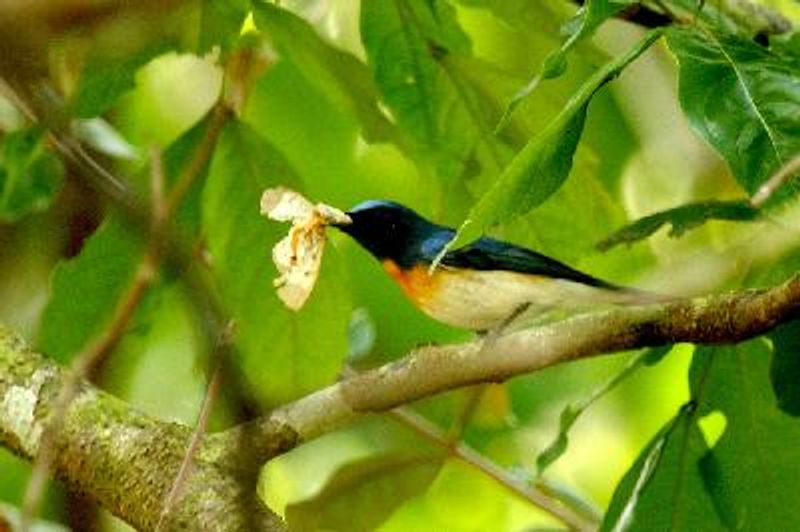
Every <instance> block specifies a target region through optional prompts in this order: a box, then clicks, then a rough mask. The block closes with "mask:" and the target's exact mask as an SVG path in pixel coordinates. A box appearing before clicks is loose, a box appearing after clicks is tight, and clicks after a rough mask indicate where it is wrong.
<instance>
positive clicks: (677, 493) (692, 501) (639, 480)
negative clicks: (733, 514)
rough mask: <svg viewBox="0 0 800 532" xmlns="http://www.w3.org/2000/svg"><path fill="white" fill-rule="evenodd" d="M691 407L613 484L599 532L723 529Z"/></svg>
mask: <svg viewBox="0 0 800 532" xmlns="http://www.w3.org/2000/svg"><path fill="white" fill-rule="evenodd" d="M697 415H698V414H697V411H696V407H695V406H694V405H693V403H689V404H688V405H686V406H684V407H683V408H682V409H681V410H680V412H679V413H678V415H677V416H676V417H675V418H674V419H672V420H671V421H670V422H669V423H667V425H666V426H665V427H664V428H663V429H661V431H660V432H659V433H658V434H657V435H656V436H655V438H653V440H652V441H651V442H650V443H649V444H648V445H647V447H645V448H644V450H643V451H642V453H641V454H640V455H639V458H637V460H636V462H635V463H634V464H633V466H632V467H631V469H630V470H628V472H627V473H626V474H625V477H624V478H623V479H622V481H620V483H619V485H618V486H617V489H616V491H615V492H614V496H613V498H612V499H611V504H610V505H609V508H608V512H607V513H606V516H605V519H604V520H603V524H602V526H601V528H600V530H601V531H603V532H606V531H615V532H616V531H623V530H625V531H635V530H642V531H650V530H663V531H675V532H678V531H681V530H703V531H713V530H725V527H723V526H722V523H721V522H720V520H719V517H718V516H717V514H716V512H715V510H714V505H713V503H712V501H711V498H710V497H709V495H708V493H707V492H706V490H705V487H704V484H703V480H702V477H701V475H700V466H699V462H700V460H701V459H702V457H703V456H704V455H705V453H706V452H707V450H708V448H707V446H706V443H705V440H704V439H703V434H702V433H701V432H700V429H699V428H698V426H697V423H696V420H697Z"/></svg>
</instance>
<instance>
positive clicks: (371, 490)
mask: <svg viewBox="0 0 800 532" xmlns="http://www.w3.org/2000/svg"><path fill="white" fill-rule="evenodd" d="M442 463H443V458H442V457H441V456H439V455H434V454H429V453H428V454H422V453H404V454H389V455H382V456H374V457H368V458H363V459H360V460H357V461H354V462H351V463H349V464H347V465H345V466H343V467H341V468H340V469H339V470H338V471H336V473H334V475H333V476H332V477H331V478H330V480H328V482H327V483H326V484H325V487H323V488H322V490H321V491H320V492H319V493H317V494H316V495H315V496H314V497H312V498H310V499H307V500H304V501H302V502H299V503H295V504H291V505H289V506H288V507H287V508H286V521H287V522H288V524H289V528H290V529H291V530H320V529H325V530H353V531H361V530H363V531H367V530H374V529H375V528H376V527H377V526H378V525H380V524H381V523H382V522H383V521H385V520H386V519H387V518H388V517H389V516H390V515H391V514H392V513H393V512H394V510H395V509H397V507H398V506H400V505H401V504H402V503H403V502H405V501H406V500H407V499H409V498H411V497H413V496H414V495H418V494H420V493H422V492H423V491H424V490H425V489H427V487H428V486H429V485H430V483H431V482H433V480H434V479H435V478H436V475H437V474H438V472H439V470H440V469H441V467H442Z"/></svg>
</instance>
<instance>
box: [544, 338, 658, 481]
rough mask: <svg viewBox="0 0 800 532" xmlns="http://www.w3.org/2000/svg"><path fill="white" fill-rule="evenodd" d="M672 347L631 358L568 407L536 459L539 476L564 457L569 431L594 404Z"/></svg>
mask: <svg viewBox="0 0 800 532" xmlns="http://www.w3.org/2000/svg"><path fill="white" fill-rule="evenodd" d="M671 348H672V346H664V347H659V348H654V349H648V350H646V351H643V352H642V353H640V354H638V355H636V356H635V357H633V358H631V359H630V360H629V361H628V363H627V364H626V365H625V367H624V368H622V369H621V370H620V371H619V372H617V373H616V374H615V375H613V376H612V377H611V378H610V379H608V380H607V381H606V382H604V383H603V384H601V385H600V386H598V387H597V388H596V389H595V390H593V391H592V393H590V394H589V395H588V396H586V397H585V398H583V399H582V400H581V401H579V402H577V403H574V404H570V405H567V406H566V407H564V409H563V410H562V411H561V416H560V417H559V419H558V434H557V435H556V437H555V438H554V439H553V441H552V442H550V444H549V445H548V446H547V447H545V449H544V451H542V452H541V453H540V454H539V456H537V457H536V469H537V470H538V474H539V475H541V474H542V473H544V471H545V469H547V468H548V467H550V465H551V464H552V463H553V462H555V461H556V460H558V459H559V458H560V457H561V455H563V454H564V453H565V452H566V450H567V446H568V445H569V431H570V429H572V426H573V425H574V424H575V422H576V421H577V420H578V418H579V417H580V416H581V415H582V414H583V413H584V412H585V411H586V410H587V409H588V408H589V407H590V406H592V404H594V403H595V402H596V401H597V400H598V399H600V398H602V397H604V396H605V395H606V394H607V393H609V392H610V391H611V390H613V389H614V388H616V387H617V385H618V384H620V383H621V382H623V381H624V380H625V379H627V378H628V377H630V376H631V375H632V374H633V373H634V372H635V371H636V370H637V369H639V367H641V364H646V365H648V366H650V365H654V364H656V363H657V362H658V361H659V360H661V358H663V357H664V356H665V355H666V354H667V353H669V351H670V349H671Z"/></svg>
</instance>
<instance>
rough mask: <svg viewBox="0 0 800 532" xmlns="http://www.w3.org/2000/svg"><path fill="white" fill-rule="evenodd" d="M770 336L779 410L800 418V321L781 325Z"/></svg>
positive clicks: (773, 383) (770, 370)
mask: <svg viewBox="0 0 800 532" xmlns="http://www.w3.org/2000/svg"><path fill="white" fill-rule="evenodd" d="M768 336H769V338H770V339H771V340H772V365H771V366H770V369H769V373H770V379H771V380H772V388H773V390H774V392H775V397H776V399H777V401H778V408H780V409H781V410H783V411H784V412H786V413H787V414H789V415H792V416H795V417H797V416H800V320H794V321H791V322H789V323H787V324H785V325H781V326H780V327H778V328H777V329H775V330H773V331H772V332H771V333H769V335H768Z"/></svg>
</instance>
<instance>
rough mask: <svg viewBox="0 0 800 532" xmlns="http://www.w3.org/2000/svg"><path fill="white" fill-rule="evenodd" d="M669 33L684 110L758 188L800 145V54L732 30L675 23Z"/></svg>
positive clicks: (749, 186)
mask: <svg viewBox="0 0 800 532" xmlns="http://www.w3.org/2000/svg"><path fill="white" fill-rule="evenodd" d="M667 36H668V42H669V47H670V49H671V50H672V51H673V53H674V54H675V55H676V56H677V58H678V62H679V64H680V74H679V76H680V87H679V88H680V102H681V106H682V107H683V111H684V113H686V115H687V117H688V118H689V121H690V122H691V124H692V127H694V129H695V130H697V132H699V133H700V134H701V135H702V136H703V138H705V139H706V141H708V142H709V143H710V144H711V145H712V146H714V148H716V149H717V151H719V153H720V154H721V155H722V157H724V158H725V160H726V161H727V162H728V165H729V166H730V168H731V171H732V172H733V175H734V176H735V177H736V180H737V181H738V182H739V183H740V184H741V185H742V187H743V188H744V189H745V190H746V191H747V192H748V193H749V194H754V193H755V192H756V191H757V190H758V189H759V187H760V186H761V185H762V184H763V183H764V181H765V180H766V179H767V178H768V177H769V176H770V174H772V173H773V172H775V171H776V170H778V169H779V168H780V167H781V166H782V165H784V164H785V163H786V162H788V161H789V159H790V158H791V157H793V156H794V155H795V154H797V153H798V152H800V81H798V80H800V77H798V76H800V59H798V57H796V56H790V55H785V54H778V53H776V52H774V51H772V50H770V49H768V48H765V47H762V46H759V45H758V44H756V43H755V42H753V41H751V40H748V39H745V38H742V37H736V36H734V35H713V34H711V33H709V32H703V31H699V30H696V29H689V28H677V27H676V28H671V29H670V30H669V32H668V34H667ZM796 188H797V186H796V184H795V186H794V187H792V186H791V185H789V186H786V187H784V188H783V189H782V190H781V191H780V193H779V194H778V196H779V197H781V196H782V197H785V196H786V195H787V194H789V193H790V192H792V191H793V189H795V190H796Z"/></svg>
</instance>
